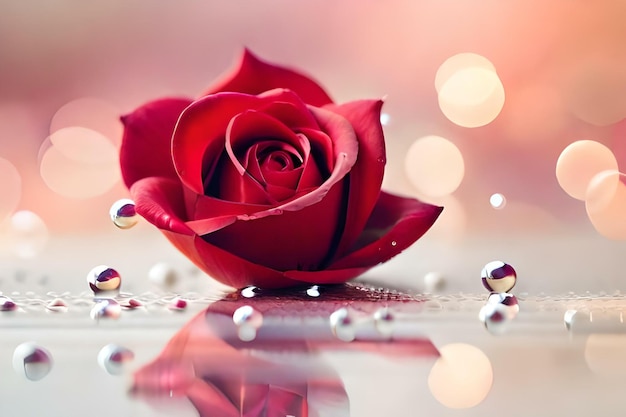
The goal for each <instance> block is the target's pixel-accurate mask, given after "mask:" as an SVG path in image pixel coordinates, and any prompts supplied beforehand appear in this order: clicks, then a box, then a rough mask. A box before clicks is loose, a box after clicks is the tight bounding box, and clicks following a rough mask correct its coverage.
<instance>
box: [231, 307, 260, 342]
mask: <svg viewBox="0 0 626 417" xmlns="http://www.w3.org/2000/svg"><path fill="white" fill-rule="evenodd" d="M233 323H235V325H236V326H237V336H238V337H239V339H240V340H241V341H243V342H250V341H252V340H254V339H256V334H257V330H258V329H259V328H261V326H262V325H263V315H262V314H261V313H260V312H259V311H257V310H255V309H254V308H252V307H251V306H242V307H239V308H238V309H237V310H235V312H234V313H233Z"/></svg>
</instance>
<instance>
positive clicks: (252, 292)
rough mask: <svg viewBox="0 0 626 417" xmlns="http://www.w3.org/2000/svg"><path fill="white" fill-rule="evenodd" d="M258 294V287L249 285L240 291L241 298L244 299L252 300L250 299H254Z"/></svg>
mask: <svg viewBox="0 0 626 417" xmlns="http://www.w3.org/2000/svg"><path fill="white" fill-rule="evenodd" d="M260 292H261V290H260V289H259V288H258V287H255V286H254V285H251V286H249V287H246V288H244V289H242V290H241V296H242V297H245V298H252V297H255V296H256V295H257V294H259V293H260Z"/></svg>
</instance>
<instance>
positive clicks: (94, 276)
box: [87, 265, 122, 296]
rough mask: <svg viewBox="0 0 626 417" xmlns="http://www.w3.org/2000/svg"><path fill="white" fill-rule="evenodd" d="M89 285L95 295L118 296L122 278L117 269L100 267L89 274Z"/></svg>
mask: <svg viewBox="0 0 626 417" xmlns="http://www.w3.org/2000/svg"><path fill="white" fill-rule="evenodd" d="M87 283H88V284H89V288H91V290H92V291H93V292H94V294H95V295H98V296H103V295H107V294H108V295H117V294H118V293H119V291H120V286H121V285H122V277H121V276H120V274H119V272H117V271H116V270H115V269H113V268H110V267H108V266H106V265H98V266H96V267H95V268H93V269H92V270H91V271H89V273H88V274H87Z"/></svg>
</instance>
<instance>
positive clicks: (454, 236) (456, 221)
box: [428, 195, 467, 243]
mask: <svg viewBox="0 0 626 417" xmlns="http://www.w3.org/2000/svg"><path fill="white" fill-rule="evenodd" d="M434 204H437V205H440V206H443V207H444V210H443V211H442V212H441V215H439V218H438V219H437V221H436V222H435V224H434V225H433V226H432V227H431V228H430V230H429V231H428V236H429V239H430V238H431V237H432V238H435V239H438V240H440V241H442V242H446V243H455V242H459V241H461V240H462V238H463V237H464V236H465V234H466V231H467V213H466V210H465V208H464V207H463V205H462V204H461V203H460V202H459V200H458V199H457V198H455V197H454V196H452V195H449V196H446V197H445V198H442V199H438V200H437V201H436V202H434Z"/></svg>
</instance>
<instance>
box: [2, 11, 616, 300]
mask: <svg viewBox="0 0 626 417" xmlns="http://www.w3.org/2000/svg"><path fill="white" fill-rule="evenodd" d="M625 19H626V3H624V2H623V1H621V0H614V1H611V0H606V1H602V2H586V1H577V0H567V1H565V0H563V1H562V0H554V1H550V2H542V1H535V0H531V1H508V2H503V1H498V0H493V1H481V2H472V1H458V2H453V3H450V2H441V1H438V0H425V1H419V2H415V1H400V0H392V1H384V2H383V1H376V0H358V1H357V0H350V1H342V2H335V1H330V0H319V1H315V2H292V1H286V0H271V1H255V2H249V1H248V2H244V1H229V2H197V1H192V0H183V1H179V2H176V3H172V2H154V1H143V0H136V1H119V0H111V1H107V2H74V1H69V0H46V1H39V2H36V4H35V3H32V2H19V1H6V0H5V1H2V2H0V179H1V181H0V195H2V198H1V199H0V219H3V225H2V248H1V249H2V252H1V254H0V260H1V261H2V262H4V266H5V271H11V272H5V276H4V277H0V279H4V284H5V285H6V284H7V283H8V282H13V281H14V280H13V276H12V275H11V274H13V271H17V272H15V273H16V274H18V275H19V276H21V277H22V282H23V283H24V285H25V286H28V285H29V284H32V283H35V282H37V283H41V282H46V283H48V284H46V285H50V286H52V287H55V288H58V289H59V290H62V289H63V290H66V289H67V290H82V289H84V288H85V287H84V285H85V284H84V279H83V278H82V277H83V276H84V273H86V272H87V271H89V269H90V268H91V266H93V265H94V264H101V263H104V264H113V265H116V266H117V267H118V268H119V269H120V271H121V272H124V271H127V273H128V275H129V276H132V277H133V278H132V280H130V279H129V280H127V281H126V282H131V283H132V284H131V285H135V287H136V288H137V287H142V285H144V284H146V282H147V280H146V278H147V276H148V273H147V271H148V270H149V268H150V266H151V265H153V264H155V263H156V262H159V261H165V262H169V263H171V264H172V265H175V266H177V267H179V268H183V269H184V271H186V272H185V273H187V272H189V271H190V270H191V269H189V268H190V264H189V263H188V262H187V261H186V260H185V259H183V258H182V257H181V256H180V255H178V254H177V253H176V252H175V250H174V249H173V248H171V247H170V245H169V244H168V243H167V242H166V241H165V239H164V238H162V237H160V235H159V233H158V232H157V231H156V230H154V229H153V228H152V227H151V226H150V225H146V224H140V225H138V226H137V227H135V228H133V229H131V230H128V231H120V230H117V229H116V227H115V226H113V224H112V223H111V221H110V219H109V216H108V210H109V207H110V206H111V204H112V203H113V202H114V201H116V200H117V199H119V198H124V197H127V196H128V193H127V191H126V189H125V188H124V186H123V185H122V184H121V182H120V174H119V168H118V165H117V149H118V146H119V143H120V139H121V134H122V127H121V124H120V123H119V116H120V115H122V114H125V113H128V112H130V111H132V110H133V109H134V108H136V107H137V106H139V105H141V104H142V103H144V102H146V101H149V100H152V99H155V98H159V97H163V96H187V97H194V96H197V95H199V94H200V93H201V92H202V91H203V90H204V89H205V88H206V87H207V86H208V85H209V84H211V83H212V81H213V80H214V79H215V78H216V77H218V76H219V75H221V74H223V73H224V72H226V71H228V70H229V69H231V68H232V67H233V65H234V64H235V62H236V61H237V59H238V57H239V55H240V53H241V51H242V48H243V47H248V48H250V49H251V50H252V51H253V52H254V53H255V54H257V55H258V56H259V57H261V58H263V59H265V60H268V61H270V62H275V63H279V64H282V65H286V66H290V67H294V68H297V69H299V70H302V71H303V72H305V73H307V74H309V75H310V76H312V77H313V78H314V79H316V80H317V81H318V82H319V83H320V84H321V85H323V86H324V87H325V88H326V90H327V91H328V92H329V93H330V95H331V96H332V97H333V98H334V99H335V100H336V101H337V102H345V101H350V100H355V99H361V98H380V97H384V98H385V106H384V109H383V111H384V114H383V117H382V119H381V121H382V122H383V124H384V128H385V134H386V140H387V146H388V163H387V168H386V177H385V181H384V188H386V189H387V190H390V191H393V192H396V193H401V194H405V195H412V196H415V197H418V198H421V199H423V200H426V201H430V202H433V203H436V204H441V205H444V206H445V211H444V213H443V215H442V216H441V218H440V220H439V221H438V222H437V224H436V225H435V227H434V228H433V229H432V230H431V231H430V232H429V233H428V234H427V235H425V236H424V238H422V239H421V240H420V241H419V242H418V243H417V244H416V245H414V246H413V247H412V248H411V249H409V250H408V251H407V253H405V254H402V255H400V256H399V257H398V259H397V260H394V261H392V262H391V263H389V264H387V265H384V266H382V267H380V268H377V269H375V270H373V271H372V272H370V273H368V275H367V276H366V277H365V279H369V280H372V281H375V282H380V283H382V284H383V285H396V286H399V287H408V288H411V289H417V290H432V289H433V288H435V287H436V288H437V289H440V290H442V291H450V292H459V291H468V292H480V291H482V288H481V286H480V283H479V282H480V280H479V277H480V270H481V268H482V266H483V265H484V264H485V263H487V262H489V261H491V260H493V259H502V260H503V261H506V262H509V263H511V264H512V265H513V266H515V268H516V269H517V270H518V274H519V276H520V279H519V283H518V287H517V288H518V289H519V291H527V292H531V293H540V292H551V293H559V292H567V291H576V292H584V291H592V292H598V291H607V292H612V291H616V290H620V289H622V287H624V286H625V284H626V279H625V278H624V277H623V271H624V269H625V268H626V257H625V256H624V249H626V245H625V244H624V242H623V240H624V239H626V198H625V197H624V196H625V195H626V191H624V187H625V186H624V181H623V175H621V174H620V173H619V168H620V167H622V169H623V166H624V164H625V163H626V121H624V120H623V119H624V117H626V47H625V45H626V26H625V25H624V24H623V22H624V21H625ZM33 260H34V261H33ZM429 273H430V274H429ZM20 274H21V275H20ZM433 274H434V275H433ZM24 276H26V277H27V278H24ZM426 276H428V277H429V278H428V279H427V280H426V281H425V280H424V277H426ZM433 276H434V277H435V278H433ZM77 277H78V278H77ZM433 282H434V283H436V284H437V285H436V286H435V287H433ZM440 284H446V285H445V287H444V286H443V285H441V286H440ZM42 285H43V284H42ZM146 285H147V284H146Z"/></svg>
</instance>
